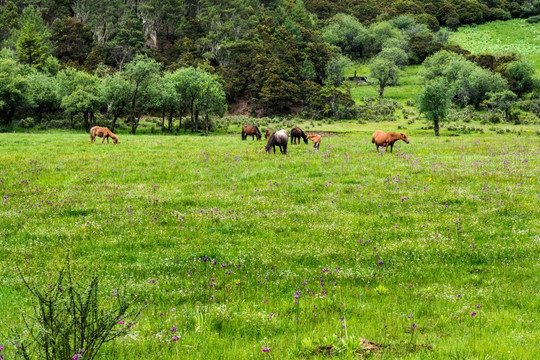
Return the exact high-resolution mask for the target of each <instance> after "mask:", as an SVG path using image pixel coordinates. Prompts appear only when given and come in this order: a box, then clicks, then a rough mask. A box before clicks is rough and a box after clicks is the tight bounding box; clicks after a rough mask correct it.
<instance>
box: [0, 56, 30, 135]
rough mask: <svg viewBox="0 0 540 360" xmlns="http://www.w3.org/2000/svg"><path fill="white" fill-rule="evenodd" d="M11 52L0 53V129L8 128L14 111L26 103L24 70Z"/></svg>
mask: <svg viewBox="0 0 540 360" xmlns="http://www.w3.org/2000/svg"><path fill="white" fill-rule="evenodd" d="M14 57H15V55H14V54H13V52H12V51H11V50H8V49H3V50H2V51H0V127H10V126H11V121H12V120H13V117H14V115H15V111H16V110H17V108H19V107H20V106H23V105H24V104H26V103H27V100H28V99H27V93H26V88H27V84H28V83H27V81H26V79H25V78H24V69H23V67H22V66H21V65H20V64H18V63H17V60H15V59H14Z"/></svg>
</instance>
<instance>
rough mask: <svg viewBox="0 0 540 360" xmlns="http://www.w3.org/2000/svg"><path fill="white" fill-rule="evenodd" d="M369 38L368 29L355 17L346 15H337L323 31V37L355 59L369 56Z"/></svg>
mask: <svg viewBox="0 0 540 360" xmlns="http://www.w3.org/2000/svg"><path fill="white" fill-rule="evenodd" d="M369 36H370V35H369V31H368V29H366V28H365V27H364V26H363V25H362V24H361V23H360V22H359V21H358V20H357V19H356V18H354V17H353V16H350V15H345V14H338V15H336V16H335V17H334V18H332V21H331V22H330V24H329V25H328V26H327V27H325V28H324V30H323V37H324V39H325V40H326V41H327V42H328V43H330V44H331V45H335V46H337V47H339V48H340V49H341V52H342V53H343V54H344V55H347V56H350V57H351V58H354V59H359V58H363V57H366V56H367V55H368V49H367V46H368V44H369V40H368V38H369Z"/></svg>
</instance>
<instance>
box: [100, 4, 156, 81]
mask: <svg viewBox="0 0 540 360" xmlns="http://www.w3.org/2000/svg"><path fill="white" fill-rule="evenodd" d="M145 40H146V37H145V35H144V32H143V23H142V22H141V20H139V19H138V18H137V17H136V16H135V14H132V13H131V12H128V14H126V15H124V17H123V18H122V20H121V22H120V25H119V27H118V30H117V31H116V33H115V34H114V36H113V37H112V39H111V40H110V41H109V42H108V44H107V48H108V49H109V54H110V57H111V58H112V60H113V61H114V63H115V64H116V66H117V67H118V69H119V70H122V68H123V66H124V64H125V63H126V62H129V61H130V60H131V58H132V57H133V55H134V54H137V53H140V52H142V51H143V49H144V44H145Z"/></svg>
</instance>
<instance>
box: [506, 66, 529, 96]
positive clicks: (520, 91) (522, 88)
mask: <svg viewBox="0 0 540 360" xmlns="http://www.w3.org/2000/svg"><path fill="white" fill-rule="evenodd" d="M534 71H535V70H534V66H533V65H532V64H531V63H528V62H525V61H514V62H513V63H510V64H509V65H508V66H507V67H506V74H507V76H508V79H509V83H510V87H511V88H512V90H514V92H515V93H516V94H517V96H518V97H522V96H523V95H524V94H526V93H528V92H530V91H532V90H533V89H534V88H535V87H536V86H537V82H536V81H535V79H534Z"/></svg>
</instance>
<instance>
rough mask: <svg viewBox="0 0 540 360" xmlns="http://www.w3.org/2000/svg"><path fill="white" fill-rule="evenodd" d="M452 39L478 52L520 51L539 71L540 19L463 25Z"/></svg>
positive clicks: (475, 52)
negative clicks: (531, 21) (537, 21)
mask: <svg viewBox="0 0 540 360" xmlns="http://www.w3.org/2000/svg"><path fill="white" fill-rule="evenodd" d="M450 42H451V43H455V44H458V45H460V46H461V47H462V48H464V49H467V50H469V51H470V52H472V53H473V54H476V55H479V54H485V53H491V54H495V55H517V56H519V57H521V58H523V59H525V60H528V61H530V62H531V63H533V64H534V66H535V68H536V71H537V73H538V71H540V23H536V24H529V23H528V22H526V21H525V20H524V19H514V20H509V21H494V22H490V23H486V24H482V25H478V26H468V27H462V28H459V30H458V31H457V32H455V33H453V34H452V37H451V38H450Z"/></svg>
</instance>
